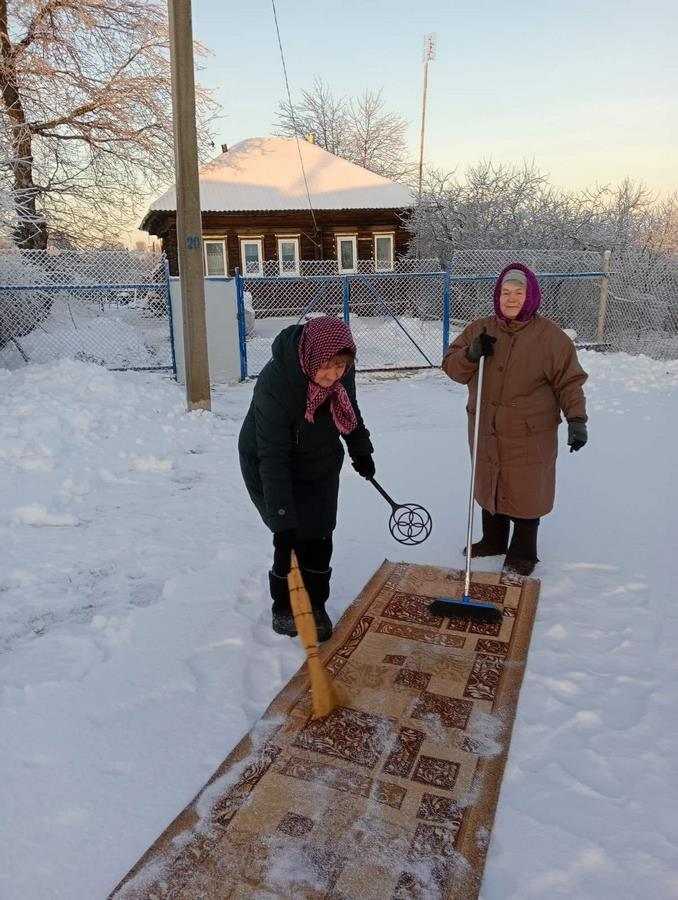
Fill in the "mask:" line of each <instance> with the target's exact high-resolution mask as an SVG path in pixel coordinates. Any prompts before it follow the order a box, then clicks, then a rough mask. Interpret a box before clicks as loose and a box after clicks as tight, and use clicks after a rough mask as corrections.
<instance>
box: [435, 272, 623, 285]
mask: <svg viewBox="0 0 678 900" xmlns="http://www.w3.org/2000/svg"><path fill="white" fill-rule="evenodd" d="M499 274H500V273H499V272H497V274H496V275H451V277H450V281H452V282H457V283H465V284H468V283H470V282H491V281H496V280H497V278H498V277H499ZM534 274H535V275H536V277H537V278H599V277H601V276H603V275H608V274H609V273H608V272H535V273H534Z"/></svg>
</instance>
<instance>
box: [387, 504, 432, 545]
mask: <svg viewBox="0 0 678 900" xmlns="http://www.w3.org/2000/svg"><path fill="white" fill-rule="evenodd" d="M389 529H390V531H391V534H392V536H393V537H394V538H395V539H396V541H398V543H399V544H406V545H408V546H410V547H412V546H414V545H416V544H423V543H424V541H425V540H426V539H427V538H428V536H429V535H430V534H431V530H432V529H433V520H432V519H431V514H430V513H429V511H428V510H427V509H424V507H423V506H419V504H418V503H405V504H403V505H402V506H399V507H398V508H397V509H396V510H394V512H393V514H392V515H391V520H390V522H389Z"/></svg>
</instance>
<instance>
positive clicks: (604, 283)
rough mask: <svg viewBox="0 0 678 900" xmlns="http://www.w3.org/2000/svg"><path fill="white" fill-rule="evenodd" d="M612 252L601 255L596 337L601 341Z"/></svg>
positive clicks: (603, 330) (608, 251) (605, 314)
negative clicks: (601, 273)
mask: <svg viewBox="0 0 678 900" xmlns="http://www.w3.org/2000/svg"><path fill="white" fill-rule="evenodd" d="M611 258H612V251H611V250H605V251H604V253H603V266H602V268H603V277H602V279H601V282H600V303H599V305H598V329H597V332H596V337H597V339H598V340H599V341H602V340H603V338H604V337H605V319H606V317H607V296H608V292H609V289H610V260H611Z"/></svg>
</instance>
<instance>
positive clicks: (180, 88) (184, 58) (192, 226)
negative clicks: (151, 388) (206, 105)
mask: <svg viewBox="0 0 678 900" xmlns="http://www.w3.org/2000/svg"><path fill="white" fill-rule="evenodd" d="M167 6H168V12H169V33H170V59H171V66H172V109H173V117H174V169H175V173H176V194H177V245H178V251H179V275H180V277H181V307H182V313H183V320H184V321H183V332H184V360H185V369H186V405H187V407H188V409H210V408H211V396H210V377H209V365H208V359H207V328H206V323H205V283H204V271H203V249H202V218H201V213H200V182H199V177H198V145H197V136H196V127H195V79H194V71H193V26H192V21H191V0H168V4H167Z"/></svg>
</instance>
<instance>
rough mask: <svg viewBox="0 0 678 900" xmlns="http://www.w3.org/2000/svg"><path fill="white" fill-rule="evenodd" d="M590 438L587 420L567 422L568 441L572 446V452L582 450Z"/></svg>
mask: <svg viewBox="0 0 678 900" xmlns="http://www.w3.org/2000/svg"><path fill="white" fill-rule="evenodd" d="M588 439H589V433H588V431H587V429H586V422H576V421H575V422H568V423H567V443H568V444H569V446H570V453H574V451H575V450H581V448H582V447H583V446H584V444H585V443H586V442H587V441H588Z"/></svg>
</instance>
